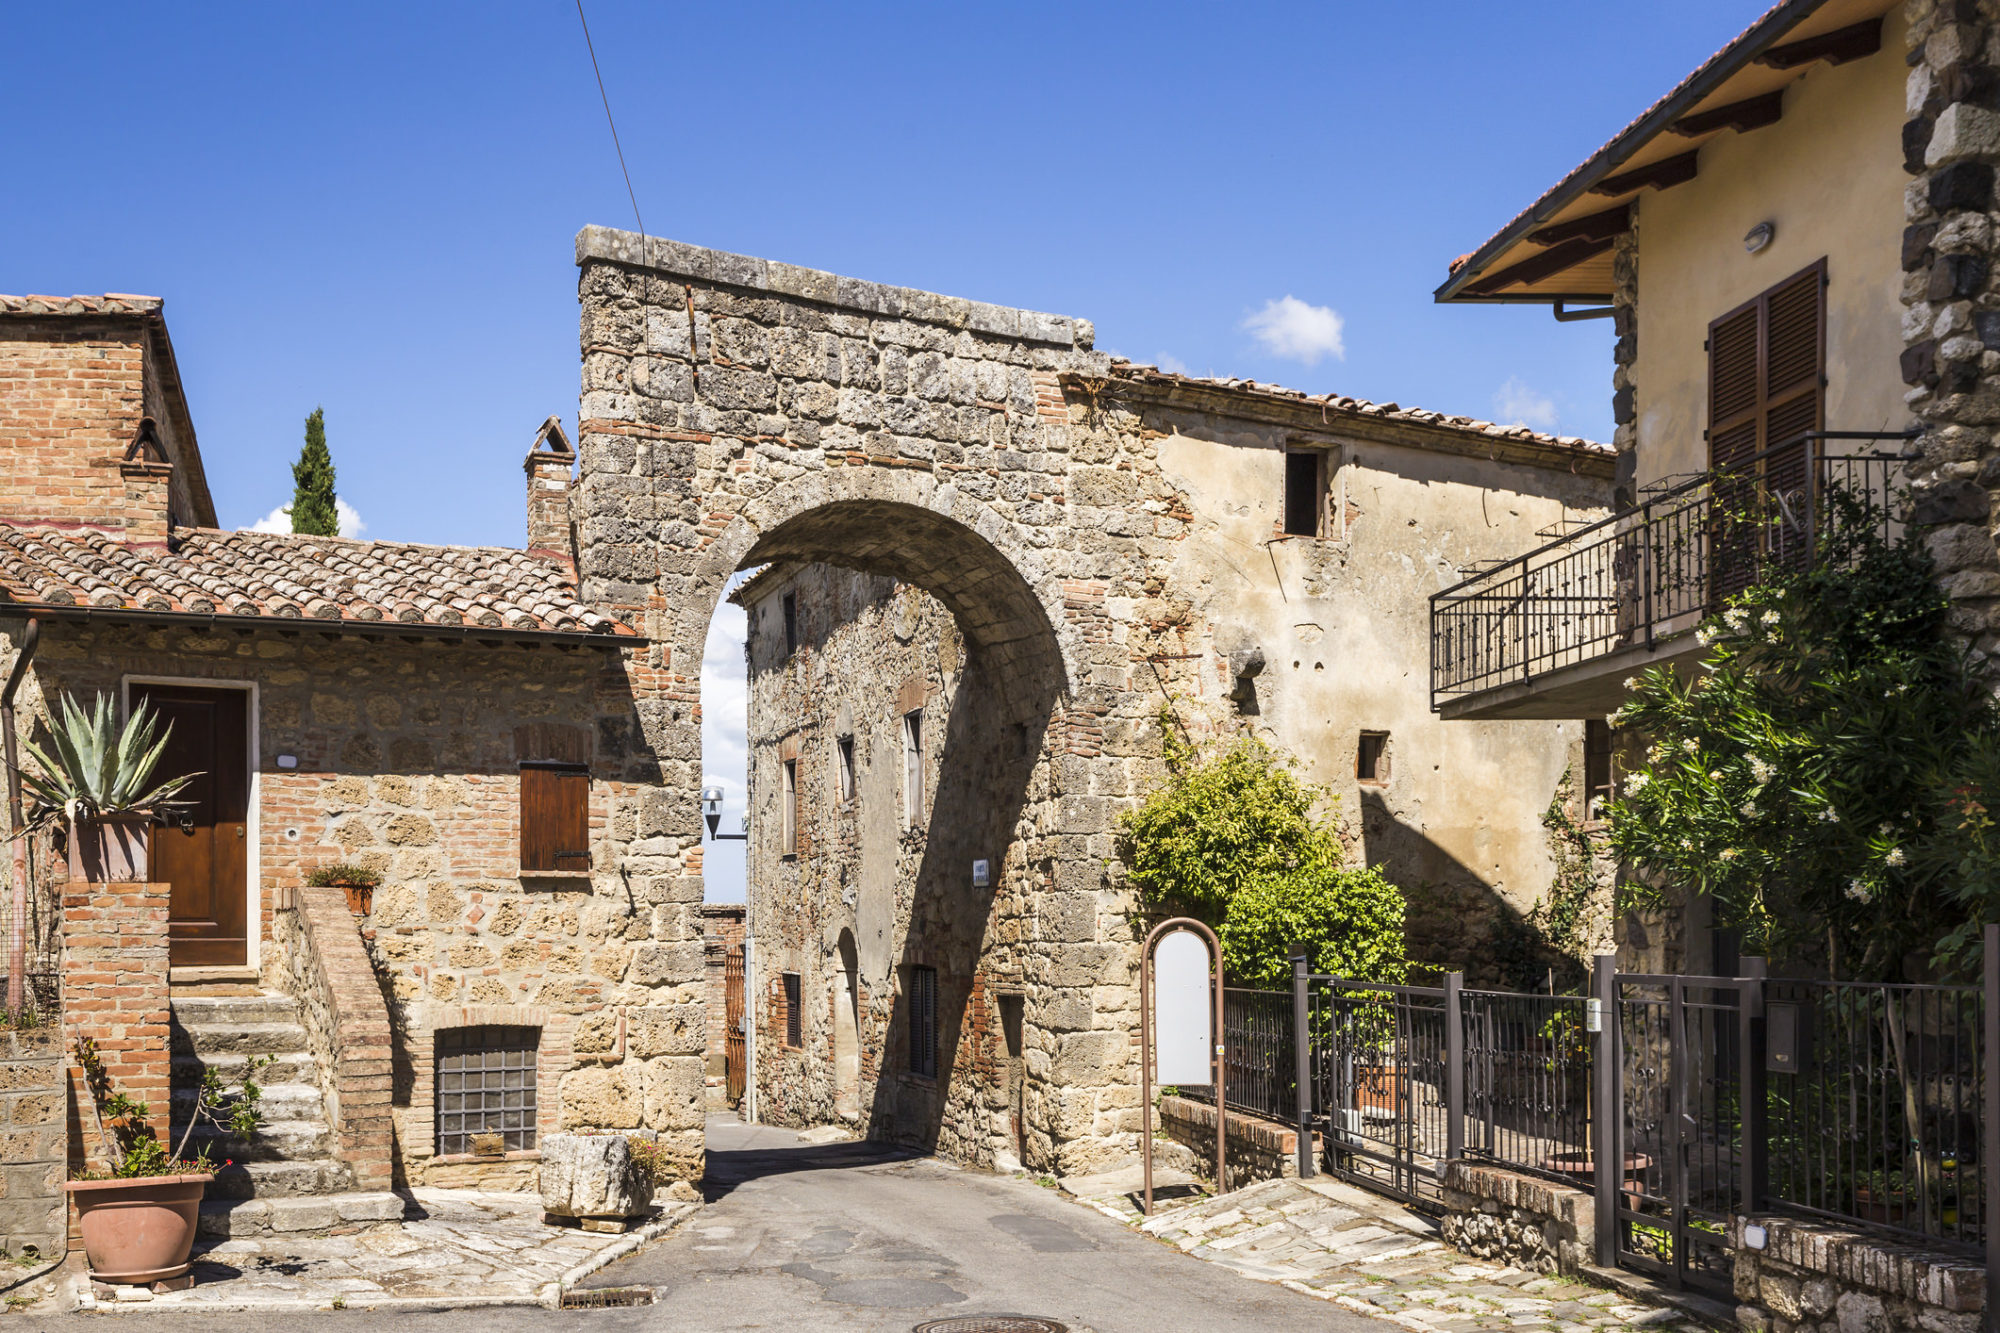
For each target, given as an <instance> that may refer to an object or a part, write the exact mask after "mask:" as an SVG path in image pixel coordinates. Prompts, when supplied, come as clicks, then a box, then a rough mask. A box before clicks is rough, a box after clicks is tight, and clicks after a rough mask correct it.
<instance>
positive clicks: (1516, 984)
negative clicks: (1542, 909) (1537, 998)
mask: <svg viewBox="0 0 2000 1333" xmlns="http://www.w3.org/2000/svg"><path fill="white" fill-rule="evenodd" d="M1361 847H1362V857H1363V859H1364V860H1365V861H1366V862H1367V864H1369V865H1371V866H1377V867H1379V868H1380V869H1381V871H1382V873H1383V875H1384V876H1386V877H1387V878H1388V880H1389V882H1390V883H1392V884H1394V885H1396V887H1398V888H1399V889H1401V890H1402V891H1403V899H1404V901H1405V903H1406V904H1407V905H1408V907H1407V912H1408V915H1407V918H1406V922H1405V927H1404V934H1405V937H1406V938H1407V939H1408V941H1409V949H1410V957H1411V958H1412V959H1413V960H1415V961H1416V962H1418V963H1420V964H1421V965H1423V966H1424V967H1427V968H1436V969H1437V970H1439V971H1443V972H1451V971H1463V972H1464V973H1465V980H1466V983H1467V984H1468V985H1471V986H1485V987H1499V988H1502V989H1507V990H1524V991H1546V990H1547V989H1548V988H1549V986H1550V983H1551V980H1553V983H1554V986H1555V989H1556V990H1557V991H1558V992H1567V991H1574V990H1576V989H1577V988H1578V987H1579V986H1581V985H1582V984H1583V983H1584V978H1585V970H1584V967H1583V965H1582V964H1581V963H1579V962H1577V961H1576V960H1575V959H1573V958H1571V957H1570V956H1569V955H1567V954H1565V953H1563V952H1562V951H1561V950H1559V949H1557V948H1555V947H1554V946H1553V945H1551V944H1550V943H1549V942H1548V940H1547V939H1546V938H1544V936H1543V934H1542V932H1541V930H1540V929H1539V928H1538V927H1537V926H1536V925H1535V923H1534V922H1533V921H1531V920H1529V919H1528V917H1527V916H1525V915H1524V914H1523V913H1522V912H1521V911H1520V909H1519V908H1517V907H1515V906H1514V905H1513V904H1512V903H1510V902H1508V901H1507V900H1506V898H1504V897H1502V896H1501V895H1500V894H1499V893H1498V892H1496V891H1495V890H1494V889H1493V887H1492V886H1491V885H1489V884H1488V883H1487V882H1486V881H1485V880H1484V879H1483V878H1481V876H1480V875H1479V873H1478V872H1477V871H1475V870H1473V869H1472V868H1471V867H1469V866H1467V865H1466V864H1465V863H1464V862H1462V861H1460V860H1459V859H1458V858H1457V857H1455V856H1453V855H1452V854H1451V853H1450V852H1448V851H1446V850H1445V849H1444V848H1442V847H1440V846H1438V844H1437V843H1435V842H1433V841H1431V839H1430V838H1429V837H1427V836H1426V835H1425V834H1424V832H1423V831H1422V830H1421V829H1417V828H1413V827H1411V826H1410V825H1409V824H1406V823H1404V822H1403V821H1402V820H1401V819H1399V818H1397V816H1396V813H1395V812H1394V811H1393V810H1391V809H1390V808H1389V803H1388V802H1387V801H1386V800H1385V799H1383V796H1382V793H1381V792H1378V791H1371V790H1368V789H1367V788H1363V789H1362V792H1361ZM1544 892H1546V890H1544Z"/></svg>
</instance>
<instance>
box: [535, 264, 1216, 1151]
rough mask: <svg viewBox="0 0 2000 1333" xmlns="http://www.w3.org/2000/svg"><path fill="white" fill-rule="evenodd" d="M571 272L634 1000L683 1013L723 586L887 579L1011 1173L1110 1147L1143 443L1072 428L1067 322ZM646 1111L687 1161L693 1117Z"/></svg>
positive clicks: (912, 296) (1114, 1134) (1126, 1089)
mask: <svg viewBox="0 0 2000 1333" xmlns="http://www.w3.org/2000/svg"><path fill="white" fill-rule="evenodd" d="M577 263H578V266H579V269H580V281H579V298H580V303H581V307H582V352H583V392H582V400H581V404H580V409H579V414H578V416H579V420H578V434H579V440H578V444H579V463H580V470H579V474H578V477H577V480H576V483H575V487H574V490H573V491H572V493H571V499H570V518H571V527H572V539H573V543H574V555H575V559H576V563H577V569H578V573H579V577H580V579H581V582H582V590H583V595H584V597H585V598H586V599H588V600H589V601H590V602H591V603H593V604H594V605H596V606H599V607H602V608H605V609H606V610H608V611H610V612H612V613H613V614H615V615H617V616H619V617H620V618H622V619H624V620H626V621H627V622H628V623H631V624H632V625H634V626H635V627H636V628H638V629H640V630H641V631H642V632H643V633H644V634H645V635H646V636H647V638H648V640H649V644H648V646H647V647H646V648H644V649H642V650H638V651H637V652H636V653H635V654H634V655H633V657H632V660H630V661H629V662H628V663H627V665H626V676H627V678H628V679H627V682H621V685H625V684H629V688H630V689H631V690H632V693H633V696H634V701H635V714H636V718H637V726H638V728H639V730H640V731H641V732H642V733H643V734H642V735H640V736H637V737H634V738H632V740H633V744H632V745H631V746H630V747H629V753H630V754H632V755H634V756H644V757H645V758H644V759H643V761H642V766H650V765H653V764H657V773H656V774H651V773H649V774H648V777H649V779H650V780H649V781H648V782H647V784H646V785H645V786H644V788H643V789H642V791H641V792H640V793H639V794H638V795H637V796H635V797H634V798H633V799H632V800H631V801H630V802H629V803H627V805H625V806H623V807H618V808H614V810H613V811H612V813H611V815H610V819H609V824H608V827H607V830H606V841H607V842H608V843H609V844H610V845H611V848H612V850H614V851H615V853H616V854H617V858H618V864H619V866H620V870H621V874H622V876H623V878H624V881H625V884H626V886H627V888H628V891H629V892H630V893H631V894H632V895H633V897H634V899H635V901H637V902H642V903H644V904H646V905H647V907H648V908H650V910H651V912H652V920H651V931H652V934H651V941H652V944H651V949H652V952H651V954H650V955H649V956H650V957H652V958H654V959H655V962H654V964H653V969H654V984H653V990H654V993H655V994H656V996H658V1002H662V1003H681V1004H686V1005H699V1004H700V1003H701V989H702V988H701V977H702V954H701V945H700V939H699V922H698V918H697V909H698V906H699V902H700V897H701V881H700V878H699V874H700V848H701V845H702V844H701V819H700V813H699V804H698V799H697V794H698V789H699V786H700V781H701V768H700V755H701V742H700V724H699V712H698V710H699V704H700V698H699V687H700V661H701V656H702V648H703V642H704V639H705V635H706V632H707V627H708V622H709V618H710V616H711V614H712V612H713V608H714V606H715V604H716V601H717V599H718V598H719V597H720V595H721V594H722V592H723V589H724V587H725V585H726V583H727V580H728V579H729V577H730V575H731V574H732V573H733V572H735V571H736V570H738V569H742V568H746V567H749V566H753V565H757V564H762V563H766V562H770V561H776V560H792V561H820V562H825V563H829V564H836V565H844V566H848V567H852V568H856V569H860V570H863V571H866V572H871V573H879V574H888V575H892V576H894V577H896V578H898V579H901V580H903V581H905V582H908V583H911V584H915V585H918V586H920V587H922V588H924V589H926V590H927V591H929V592H930V593H931V594H933V595H934V596H935V597H937V598H938V600H939V601H941V602H942V603H943V604H944V605H945V606H946V607H947V608H948V609H949V610H950V611H951V612H952V613H953V615H954V617H955V618H956V619H957V621H958V624H959V625H960V627H961V629H962V631H963V633H964V636H965V639H966V642H967V662H966V667H965V670H966V672H967V674H968V677H976V680H977V682H978V688H977V689H976V690H973V691H972V692H971V693H970V697H971V698H972V700H973V702H972V704H970V705H968V706H964V707H960V708H958V709H955V710H954V716H953V726H954V731H955V732H956V731H958V730H959V727H960V725H961V723H962V724H963V725H964V726H965V727H966V728H967V729H968V732H967V736H966V738H965V741H964V743H965V746H966V754H967V755H968V756H971V758H970V759H969V760H968V763H967V764H966V766H965V768H964V771H963V772H962V773H961V775H960V780H959V781H958V782H957V783H956V784H955V785H954V784H951V783H949V782H947V783H943V784H941V785H940V787H939V789H938V791H937V793H936V801H937V802H938V805H937V812H936V813H934V814H933V816H932V824H933V825H934V826H941V825H942V823H943V821H942V820H941V819H940V815H942V814H943V813H944V812H945V803H946V802H947V801H951V802H954V803H957V804H955V806H954V808H953V810H952V811H951V821H950V823H951V827H952V828H953V829H955V830H957V832H954V833H953V834H952V835H951V837H950V838H948V839H944V840H941V841H939V842H937V843H935V844H934V845H933V846H932V848H931V849H929V850H928V851H927V852H926V858H927V862H928V861H929V860H930V859H933V858H934V859H936V860H937V861H938V867H937V870H936V872H935V874H936V877H937V878H939V879H940V880H941V882H957V879H958V877H960V876H966V877H967V878H966V879H965V882H966V883H967V884H969V882H970V881H969V870H970V858H971V857H972V856H973V855H978V856H981V857H990V858H991V860H992V862H993V864H994V866H995V869H996V871H997V874H996V875H995V879H996V880H997V881H998V883H997V884H996V885H995V886H994V887H993V888H992V889H991V890H985V891H983V892H990V893H993V894H995V895H1011V896H1012V898H1013V900H1014V901H1017V902H1018V903H1019V904H1020V905H1021V910H1020V912H1019V915H1018V918H1017V922H1018V930H1017V931H1016V932H1015V934H1016V938H1013V939H1011V940H1009V941H1006V942H1004V943H1005V945H1006V947H1004V948H998V949H994V950H991V951H989V952H990V953H991V957H990V958H989V959H988V961H987V962H986V963H983V964H982V966H991V967H997V968H1000V969H1002V970H1003V971H1006V972H1008V973H1009V975H1008V977H1007V982H1008V985H1009V986H1010V987H1014V988H1017V990H1018V993H1020V994H1021V995H1023V996H1024V997H1025V999H1024V1012H1025V1027H1026V1034H1027V1039H1026V1044H1027V1053H1026V1060H1027V1063H1026V1072H1027V1079H1028V1084H1027V1090H1026V1096H1025V1099H1024V1107H1023V1112H1024V1116H1023V1118H1024V1121H1025V1126H1024V1128H1025V1131H1026V1133H1025V1140H1026V1147H1027V1154H1028V1158H1029V1160H1028V1165H1029V1166H1031V1167H1034V1168H1037V1169H1042V1170H1059V1171H1064V1172H1069V1171H1076V1170H1080V1169H1088V1168H1089V1167H1091V1166H1094V1165H1097V1164H1100V1163H1103V1162H1106V1161H1108V1160H1110V1159H1111V1158H1114V1157H1116V1156H1119V1155H1122V1154H1124V1153H1128V1152H1130V1151H1131V1150H1132V1147H1133V1142H1134V1130H1135V1129H1136V1124H1137V1102H1136V1090H1135V1085H1134V1083H1133V1081H1132V1079H1131V1078H1130V1062H1131V1060H1132V1059H1133V1051H1134V1044H1133V1033H1132V1023H1133V1019H1134V1016H1135V1014H1136V1005H1135V1002H1134V1000H1135V997H1134V993H1133V986H1134V984H1135V977H1136V953H1135V946H1134V942H1133V934H1132V930H1131V927H1130V924H1129V921H1128V917H1129V911H1130V903H1129V901H1128V900H1127V898H1126V896H1125V895H1124V893H1123V891H1122V890H1120V889H1119V888H1118V887H1117V884H1116V881H1115V878H1114V877H1113V876H1112V875H1111V873H1110V872H1109V871H1108V869H1107V867H1108V865H1109V864H1110V862H1111V861H1112V859H1113V856H1114V849H1113V845H1112V829H1113V820H1114V815H1115V812H1116V810H1117V809H1118V808H1120V806H1121V804H1122V803H1123V802H1124V801H1125V800H1126V799H1127V798H1128V797H1129V796H1130V795H1131V794H1132V793H1133V791H1134V789H1135V786H1136V784H1137V780H1138V778H1139V777H1140V776H1141V773H1142V771H1143V770H1144V768H1145V767H1146V765H1147V764H1148V763H1149V762H1150V758H1149V757H1150V756H1151V755H1152V754H1153V753H1155V752H1156V744H1153V743H1149V740H1148V731H1149V728H1150V726H1151V718H1150V713H1151V711H1152V709H1153V708H1155V707H1157V704H1158V699H1159V685H1158V682H1157V680H1156V679H1154V678H1153V677H1151V676H1148V678H1147V679H1146V681H1145V682H1144V685H1143V687H1142V686H1141V684H1140V683H1139V681H1138V680H1137V678H1136V677H1137V675H1138V672H1139V670H1140V668H1141V666H1142V665H1143V664H1144V663H1145V662H1146V661H1148V660H1149V658H1151V657H1156V656H1158V655H1159V651H1160V650H1159V647H1158V645H1159V642H1160V640H1161V639H1162V637H1163V636H1172V635H1174V634H1177V633H1184V632H1185V631H1186V628H1187V627H1186V626H1185V625H1180V624H1177V623H1176V622H1175V618H1174V616H1173V615H1172V614H1171V612H1170V610H1169V609H1168V608H1166V607H1165V606H1164V605H1163V603H1162V601H1161V597H1162V589H1164V587H1165V586H1166V584H1167V578H1168V563H1169V561H1170V559H1171V556H1172V554H1173V552H1174V550H1175V547H1176V543H1177V542H1178V541H1179V540H1180V539H1181V537H1182V536H1184V526H1183V525H1184V524H1185V522H1186V506H1185V504H1184V502H1183V501H1182V500H1181V498H1180V497H1179V496H1178V495H1177V494H1176V493H1175V492H1174V490H1173V488H1172V486H1171V485H1170V483H1168V482H1167V481H1166V480H1165V479H1164V477H1163V476H1162V475H1161V473H1160V470H1159V468H1158V466H1157V464H1156V462H1155V460H1154V459H1152V458H1151V457H1150V456H1149V455H1147V454H1145V453H1143V452H1141V451H1140V450H1139V449H1136V448H1133V447H1132V446H1131V443H1130V442H1129V441H1121V440H1120V439H1119V438H1118V437H1114V436H1111V435H1109V434H1108V433H1102V432H1094V431H1091V430H1089V429H1085V428H1079V427H1078V426H1077V424H1076V423H1075V422H1073V420H1072V416H1073V413H1076V414H1078V416H1077V420H1078V421H1081V420H1083V418H1084V417H1085V416H1087V415H1088V413H1089V412H1091V411H1092V410H1093V404H1092V402H1091V399H1090V393H1091V386H1093V385H1098V384H1101V383H1102V382H1103V380H1104V377H1105V376H1106V374H1107V372H1108V359H1107V358H1106V357H1105V356H1104V355H1103V354H1101V353H1099V352H1097V351H1095V350H1094V349H1093V347H1092V337H1093V333H1092V329H1091V327H1090V325H1089V324H1088V323H1086V322H1082V321H1076V320H1071V319H1067V318H1064V317H1060V316H1052V315H1043V314H1035V313H1031V312H1026V311H1019V310H1012V309H1005V308H1001V307H997V306H989V305H983V304H979V303H976V302H969V301H962V300H956V299H952V298H946V297H941V296H934V295H931V294H928V293H923V292H917V291H911V290H907V289H902V288H894V287H886V286H879V285H875V284H871V283H864V282H857V281H853V280H850V279H846V278H837V277H835V276H833V275H831V274H826V273H820V272H816V271H812V270H807V269H799V268H792V267H789V266H786V265H781V264H775V263H769V262H767V261H764V260H758V259H750V258H745V257H742V256H737V255H730V254H723V253H720V252H716V251H709V250H701V249H696V248H693V247H690V246H685V245H680V244H677V243H674V242H669V241H663V240H660V239H658V238H641V237H640V236H638V235H636V234H634V233H629V232H620V231H612V230H606V229H601V228H588V229H586V230H585V231H584V232H582V233H581V234H580V235H579V237H578V239H577ZM1079 386H1080V387H1079ZM1072 399H1077V400H1078V401H1077V402H1076V403H1075V404H1074V405H1073V404H1072V401H1071V400H1072ZM1010 746H1011V747H1013V749H1012V751H1011V752H1010V751H1009V749H1008V747H1010ZM1010 755H1011V757H1003V756H1010ZM980 756H986V757H985V758H980ZM982 764H984V765H987V767H983V768H982V767H981V765H982ZM982 775H984V777H990V781H988V782H987V784H986V786H985V787H982V781H983V780H984V778H983V776H982ZM989 789H990V793H991V795H992V799H991V800H988V799H987V794H988V791H989ZM975 806H977V807H979V808H977V809H975V808H973V807H975ZM996 844H998V845H996ZM961 860H962V861H963V865H962V866H961V865H960V864H959V862H960V861H961ZM753 929H754V926H753ZM982 947H984V946H982ZM947 998H948V1000H949V1001H950V1003H951V1004H956V1005H960V1006H970V1005H974V1004H979V1003H984V1002H985V1001H984V1000H982V999H981V996H980V993H979V992H978V990H977V987H974V988H973V990H971V991H970V992H968V993H965V994H960V995H956V996H950V995H947ZM961 1021H962V1022H963V1025H964V1031H966V1032H971V1031H974V1030H977V1029H980V1028H982V1027H983V1026H984V1024H983V1021H982V1020H981V1018H980V1016H979V1015H978V1014H974V1013H970V1012H964V1013H958V1014H941V1015H940V1026H941V1028H942V1029H943V1030H944V1031H945V1032H946V1033H947V1034H950V1035H956V1034H958V1033H959V1032H960V1026H961ZM994 1026H995V1027H997V1024H994ZM976 1063H977V1062H976V1061H975V1060H971V1059H968V1060H967V1061H965V1062H964V1066H965V1068H966V1069H968V1070H969V1069H971V1068H972V1066H973V1065H974V1064H976ZM978 1095H979V1094H978V1091H977V1089H973V1090H972V1091H971V1092H970V1093H968V1094H967V1097H969V1099H970V1101H971V1102H976V1101H977V1099H978ZM647 1100H648V1103H649V1105H648V1114H647V1123H648V1125H649V1126H650V1127H652V1128H655V1129H658V1130H660V1131H662V1132H663V1133H671V1134H674V1135H678V1136H682V1137H683V1143H682V1144H681V1146H682V1147H683V1148H684V1149H685V1157H686V1159H687V1160H690V1161H692V1160H695V1159H696V1157H697V1155H698V1153H699V1139H700V1127H699V1122H698V1118H695V1122H694V1123H692V1124H689V1123H684V1122H683V1121H682V1120H680V1119H677V1118H676V1115H675V1113H674V1112H673V1111H672V1110H671V1109H669V1108H662V1109H660V1110H659V1112H658V1113H657V1114H655V1108H654V1107H653V1106H652V1105H651V1103H652V1102H653V1096H652V1092H651V1089H650V1086H649V1089H648V1093H647ZM945 1100H946V1101H947V1102H949V1103H950V1104H951V1106H952V1107H958V1106H959V1103H960V1102H961V1101H963V1100H966V1099H964V1098H961V1097H960V1096H959V1094H958V1093H957V1092H956V1091H955V1090H954V1091H953V1093H952V1094H951V1096H949V1097H947V1098H946V1099H945ZM959 1109H960V1110H963V1111H964V1112H965V1115H964V1116H963V1117H962V1119H963V1124H961V1125H960V1126H959V1127H958V1128H957V1129H956V1130H954V1129H953V1128H952V1126H951V1125H949V1124H948V1125H946V1126H945V1127H944V1128H945V1131H946V1135H947V1137H948V1138H949V1139H950V1141H951V1143H952V1145H953V1146H954V1147H955V1149H956V1150H957V1151H958V1152H959V1153H960V1154H961V1155H965V1156H969V1157H972V1158H974V1159H978V1158H980V1157H982V1156H983V1155H984V1150H983V1149H982V1148H981V1146H980V1137H979V1133H978V1131H977V1129H976V1125H977V1123H978V1115H977V1111H978V1108H977V1107H976V1106H973V1105H970V1104H968V1105H966V1106H963V1107H960V1108H959ZM944 1114H945V1116H946V1118H947V1119H948V1120H949V1119H950V1117H951V1116H953V1115H954V1114H957V1112H956V1111H954V1110H952V1109H950V1107H948V1108H947V1109H946V1111H945V1112H944ZM967 1126H972V1127H973V1128H970V1129H968V1128H967Z"/></svg>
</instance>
